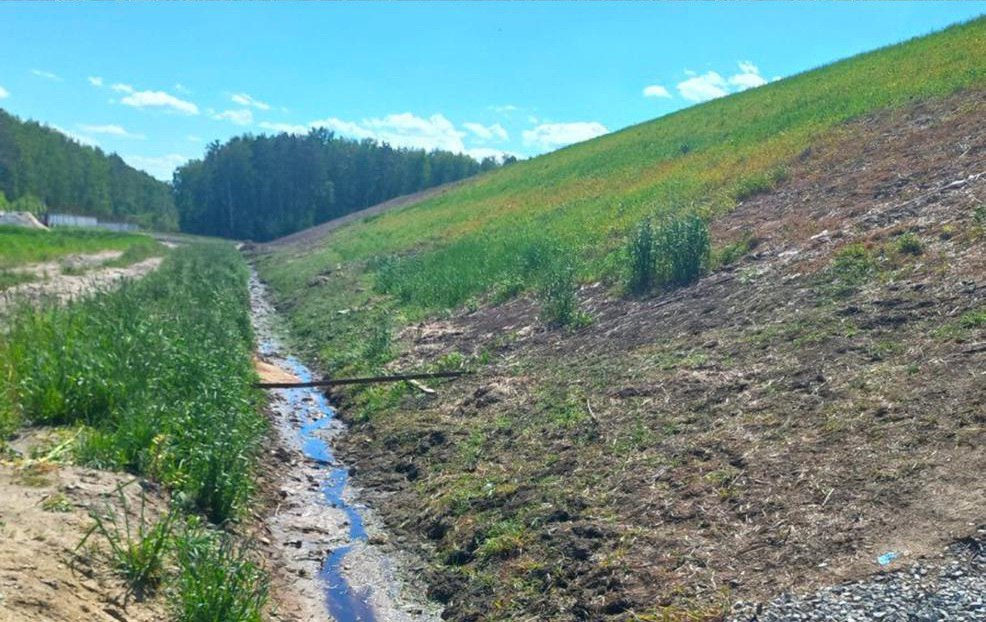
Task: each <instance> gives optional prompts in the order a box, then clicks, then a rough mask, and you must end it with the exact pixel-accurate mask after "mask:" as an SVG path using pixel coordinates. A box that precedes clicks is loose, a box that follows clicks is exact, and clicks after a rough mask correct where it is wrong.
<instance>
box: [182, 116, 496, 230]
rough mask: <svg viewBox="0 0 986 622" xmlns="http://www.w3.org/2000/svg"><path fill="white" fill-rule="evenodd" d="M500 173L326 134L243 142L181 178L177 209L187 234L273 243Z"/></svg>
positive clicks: (461, 159) (490, 164)
mask: <svg viewBox="0 0 986 622" xmlns="http://www.w3.org/2000/svg"><path fill="white" fill-rule="evenodd" d="M497 166H498V163H497V161H496V160H495V159H493V158H486V159H484V160H483V161H482V162H477V161H476V160H474V159H473V158H471V157H469V156H466V155H461V154H455V153H451V152H447V151H431V152H427V151H424V150H420V149H405V148H394V147H391V146H390V145H388V144H385V143H384V144H381V143H378V142H376V141H373V140H370V139H365V140H361V141H357V140H351V139H347V138H342V137H339V136H336V135H335V134H334V133H333V132H330V131H328V130H325V129H316V130H312V131H311V132H309V133H308V134H307V135H305V136H299V135H292V134H279V135H276V136H267V135H261V136H249V135H247V136H238V137H236V138H233V139H231V140H229V141H228V142H226V143H225V144H220V143H218V142H214V143H212V144H210V145H209V148H208V150H207V152H206V155H205V158H204V159H202V160H193V161H191V162H189V163H188V164H186V165H184V166H182V167H181V168H179V169H178V170H177V171H176V172H175V178H174V194H175V204H176V206H177V208H178V213H179V217H180V220H181V228H182V230H183V231H188V232H190V233H199V234H204V235H217V236H222V237H227V238H236V239H241V240H257V241H266V240H271V239H274V238H277V237H280V236H283V235H287V234H289V233H292V232H294V231H298V230H300V229H304V228H306V227H310V226H312V225H316V224H318V223H322V222H325V221H327V220H331V219H332V218H337V217H339V216H343V215H345V214H348V213H350V212H353V211H356V210H359V209H363V208H365V207H369V206H371V205H374V204H376V203H380V202H381V201H386V200H387V199H390V198H393V197H396V196H399V195H402V194H408V193H411V192H416V191H418V190H423V189H425V188H429V187H432V186H437V185H439V184H444V183H448V182H451V181H456V180H459V179H463V178H465V177H469V176H471V175H475V174H476V173H479V172H481V171H485V170H489V169H493V168H496V167H497Z"/></svg>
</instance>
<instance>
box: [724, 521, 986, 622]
mask: <svg viewBox="0 0 986 622" xmlns="http://www.w3.org/2000/svg"><path fill="white" fill-rule="evenodd" d="M729 620H730V622H781V621H784V622H823V621H824V622H836V621H837V622H853V621H855V622H862V621H864V620H865V621H870V620H878V621H883V622H939V621H946V620H947V621H949V622H983V621H986V527H981V528H979V530H978V531H977V533H976V535H975V536H972V537H969V538H965V539H963V540H959V541H958V542H955V543H953V544H952V545H951V546H949V547H948V548H947V549H946V551H945V552H944V553H943V554H942V555H941V557H940V558H938V559H931V560H922V561H919V562H917V563H914V564H912V565H910V566H908V567H904V568H900V569H898V570H894V571H890V572H886V573H882V574H878V575H875V576H873V577H870V578H868V579H866V580H863V581H857V582H854V583H846V584H843V585H837V586H833V587H827V588H823V589H821V590H819V591H817V592H815V593H814V594H808V595H794V594H783V595H781V596H779V597H778V598H776V599H774V600H772V601H770V602H768V603H749V602H739V603H736V604H735V605H734V606H733V611H732V617H730V618H729Z"/></svg>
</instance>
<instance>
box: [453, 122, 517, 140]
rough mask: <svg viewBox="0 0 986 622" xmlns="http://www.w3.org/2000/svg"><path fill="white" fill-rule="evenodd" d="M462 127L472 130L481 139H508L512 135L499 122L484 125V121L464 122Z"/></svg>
mask: <svg viewBox="0 0 986 622" xmlns="http://www.w3.org/2000/svg"><path fill="white" fill-rule="evenodd" d="M462 127H464V128H466V129H467V130H469V131H470V132H472V133H473V134H474V135H475V136H476V137H477V138H479V139H480V140H484V141H486V140H497V141H504V140H507V139H508V138H509V137H510V135H509V134H508V133H507V130H506V129H504V127H503V126H502V125H500V124H499V123H494V124H493V125H483V124H482V123H471V122H467V123H463V124H462Z"/></svg>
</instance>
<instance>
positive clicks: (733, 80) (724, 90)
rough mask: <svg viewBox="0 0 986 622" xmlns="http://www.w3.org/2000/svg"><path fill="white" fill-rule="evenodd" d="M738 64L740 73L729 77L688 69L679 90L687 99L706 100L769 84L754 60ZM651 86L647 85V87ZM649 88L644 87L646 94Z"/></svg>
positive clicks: (712, 72)
mask: <svg viewBox="0 0 986 622" xmlns="http://www.w3.org/2000/svg"><path fill="white" fill-rule="evenodd" d="M737 65H738V66H739V73H734V74H733V75H731V76H729V78H723V77H722V76H721V75H720V74H718V73H716V72H715V71H708V72H706V73H703V74H701V75H699V74H697V73H695V72H694V71H690V70H687V69H686V70H685V75H686V76H689V77H688V78H687V79H686V80H683V81H681V82H679V83H678V84H677V89H678V92H679V93H681V96H682V97H684V98H685V99H687V100H690V101H693V102H704V101H708V100H710V99H715V98H717V97H722V96H724V95H729V94H730V93H737V92H739V91H745V90H746V89H752V88H756V87H758V86H762V85H764V84H767V80H766V79H764V77H763V76H761V75H760V68H759V67H757V66H756V65H754V64H753V63H752V62H750V61H748V60H744V61H740V62H739V63H737ZM650 88H651V87H647V89H650ZM647 89H644V94H645V95H646V94H647Z"/></svg>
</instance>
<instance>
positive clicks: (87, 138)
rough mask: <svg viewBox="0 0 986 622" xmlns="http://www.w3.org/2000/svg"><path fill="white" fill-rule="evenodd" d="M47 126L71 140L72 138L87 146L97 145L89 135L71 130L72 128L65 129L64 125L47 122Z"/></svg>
mask: <svg viewBox="0 0 986 622" xmlns="http://www.w3.org/2000/svg"><path fill="white" fill-rule="evenodd" d="M48 127H50V128H51V129H53V130H55V131H58V132H61V133H62V134H65V135H66V136H68V137H69V138H71V139H72V140H74V141H75V142H77V143H79V144H81V145H86V146H88V147H96V146H98V145H97V144H96V139H94V138H92V137H91V136H85V135H83V134H79V133H77V132H73V131H72V130H67V129H65V128H64V127H61V126H58V125H53V124H49V125H48Z"/></svg>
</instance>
